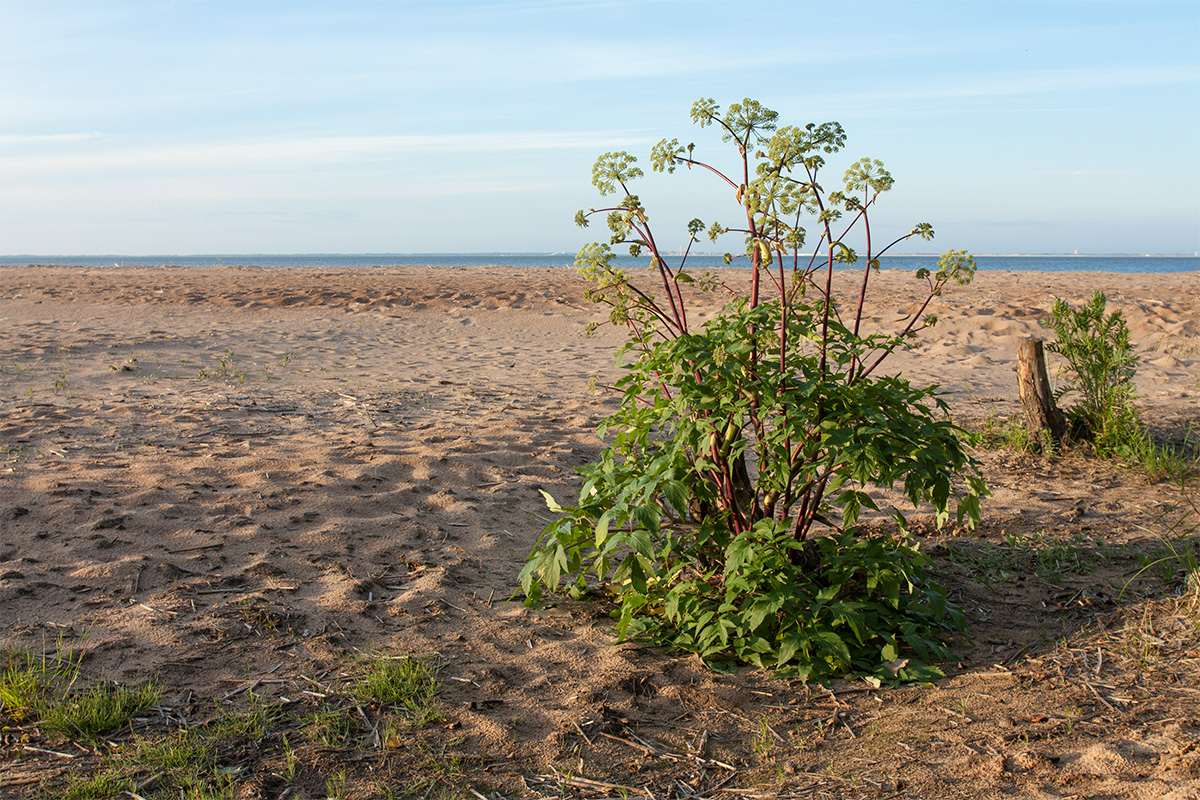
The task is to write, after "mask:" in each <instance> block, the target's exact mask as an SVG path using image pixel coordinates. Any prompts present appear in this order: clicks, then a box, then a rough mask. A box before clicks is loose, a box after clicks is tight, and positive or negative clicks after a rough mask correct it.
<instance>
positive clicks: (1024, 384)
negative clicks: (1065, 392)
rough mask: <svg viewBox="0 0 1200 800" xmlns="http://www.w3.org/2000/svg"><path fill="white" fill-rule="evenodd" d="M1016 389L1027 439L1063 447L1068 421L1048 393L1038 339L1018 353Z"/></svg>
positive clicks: (1030, 342) (1043, 361) (1051, 395)
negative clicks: (1027, 434) (1023, 417)
mask: <svg viewBox="0 0 1200 800" xmlns="http://www.w3.org/2000/svg"><path fill="white" fill-rule="evenodd" d="M1017 386H1018V388H1019V390H1020V396H1021V406H1022V408H1024V410H1025V428H1026V429H1027V430H1028V431H1029V435H1030V438H1031V439H1032V440H1033V441H1034V442H1036V443H1038V444H1039V445H1041V444H1042V443H1044V442H1047V441H1049V442H1052V443H1053V444H1054V445H1055V446H1057V445H1060V444H1062V440H1063V438H1064V437H1065V436H1066V435H1067V421H1066V418H1064V417H1063V413H1062V411H1060V410H1059V409H1058V406H1057V405H1055V403H1054V395H1053V394H1052V393H1051V391H1050V378H1049V377H1047V375H1046V355H1045V353H1044V352H1043V350H1042V340H1041V339H1033V338H1030V339H1026V340H1025V341H1024V342H1022V343H1021V347H1020V348H1019V349H1018V350H1017Z"/></svg>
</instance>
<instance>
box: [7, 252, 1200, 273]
mask: <svg viewBox="0 0 1200 800" xmlns="http://www.w3.org/2000/svg"><path fill="white" fill-rule="evenodd" d="M937 259H938V257H937V256H887V257H885V258H884V259H883V267H884V269H904V270H914V269H919V268H921V267H928V268H930V269H934V268H936V265H937ZM668 260H669V261H670V262H671V263H672V265H673V266H674V265H675V264H676V263H677V261H678V260H677V259H668ZM574 261H575V255H574V254H573V253H552V254H541V253H463V254H459V255H447V254H436V255H426V254H419V253H418V254H396V253H381V254H380V253H373V254H367V255H324V254H321V255H213V256H208V255H201V256H120V255H111V256H2V257H0V265H4V266H23V265H26V264H55V265H71V266H82V267H111V266H117V265H119V266H150V267H153V266H164V265H172V266H181V267H211V266H217V265H221V264H224V265H240V266H248V267H298V266H311V267H378V266H389V265H393V264H396V265H412V266H434V267H487V266H509V267H569V266H572V265H573V263H574ZM649 263H650V261H649V259H648V258H639V259H634V258H630V257H629V256H619V257H618V258H617V265H618V266H620V267H624V268H633V267H639V266H641V267H645V266H648V265H649ZM739 263H741V264H744V263H745V261H744V260H743V261H740V262H738V261H735V262H734V265H735V266H737V265H738V264H739ZM975 263H976V265H978V267H979V269H981V270H1008V271H1017V272H1082V271H1091V270H1096V271H1101V272H1198V271H1200V257H1197V256H975ZM688 266H689V267H691V268H693V269H705V268H711V267H720V266H723V264H722V261H721V257H720V256H691V257H690V258H688Z"/></svg>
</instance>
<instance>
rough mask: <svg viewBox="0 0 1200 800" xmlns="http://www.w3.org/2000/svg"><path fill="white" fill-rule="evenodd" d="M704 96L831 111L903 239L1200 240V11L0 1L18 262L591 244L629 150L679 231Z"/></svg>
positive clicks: (1029, 1)
mask: <svg viewBox="0 0 1200 800" xmlns="http://www.w3.org/2000/svg"><path fill="white" fill-rule="evenodd" d="M706 97H711V98H713V99H715V100H716V101H717V102H718V103H720V104H721V105H722V106H725V105H727V104H729V103H731V102H736V101H740V100H741V99H742V98H745V97H750V98H753V99H756V100H758V101H760V102H761V103H763V104H764V105H766V106H767V107H769V108H771V109H774V110H775V111H778V112H779V115H780V123H781V124H795V125H803V124H806V123H808V122H817V123H821V122H825V121H830V120H836V121H838V122H840V123H841V124H842V125H843V126H844V127H845V129H846V132H847V135H848V139H847V145H846V148H845V150H844V151H843V152H842V153H838V154H836V155H833V156H830V157H829V164H828V166H827V168H826V172H825V173H824V179H825V187H826V189H827V190H829V189H831V188H836V184H837V183H838V182H839V181H840V176H841V174H842V172H843V171H844V169H845V168H846V166H848V165H849V164H850V163H851V162H852V161H854V160H856V159H858V158H860V157H863V156H869V157H871V158H877V159H880V160H881V161H883V163H884V164H885V165H886V167H887V169H888V171H889V172H890V173H891V174H892V176H893V177H894V178H895V180H896V184H895V187H894V188H893V190H892V191H891V192H890V193H889V194H888V195H887V196H885V197H884V198H883V199H882V200H881V201H880V206H879V208H878V210H877V212H876V216H875V218H874V220H873V226H874V228H875V229H876V230H892V231H895V232H896V233H897V235H900V234H902V233H904V232H907V231H908V230H910V229H911V227H912V226H913V225H914V224H915V223H918V222H929V223H931V224H932V225H933V226H934V228H935V229H936V231H937V233H938V235H937V239H936V240H935V242H933V243H925V242H918V243H916V244H914V245H912V246H911V247H908V248H907V249H901V250H898V251H897V252H931V251H936V252H941V251H944V250H946V249H948V248H951V247H953V248H962V249H968V250H970V251H972V252H974V253H979V254H985V253H1073V252H1079V253H1081V254H1090V253H1138V254H1141V253H1152V254H1188V255H1191V254H1193V253H1194V252H1196V251H1197V250H1200V0H1181V1H1179V2H1168V1H1166V0H1133V1H1132V2H1122V1H1120V0H1111V1H1109V0H1073V1H1071V2H1058V1H1056V0H1005V1H1004V2H992V1H991V0H946V1H944V2H943V1H941V0H928V1H925V2H922V1H920V0H917V1H913V2H909V1H906V0H876V1H874V2H868V1H861V2H860V1H858V0H842V1H841V2H828V1H827V0H822V1H821V2H815V1H813V0H785V1H783V2H774V1H773V0H762V1H761V2H737V3H735V2H728V0H721V1H720V2H709V1H708V0H636V1H635V0H512V1H507V0H481V1H480V2H474V1H468V0H433V1H432V2H424V1H422V0H394V1H393V2H385V1H384V0H377V1H370V0H337V2H333V1H332V0H322V2H303V1H300V0H287V1H284V0H277V1H273V2H269V1H261V0H259V1H256V0H235V1H234V2H224V1H223V0H206V1H199V2H185V1H182V0H179V1H176V0H150V1H148V2H146V1H141V2H125V1H124V0H105V2H95V0H83V1H82V2H71V1H70V0H39V1H38V2H34V1H33V0H0V255H18V254H19V255H26V254H28V255H101V254H121V255H154V254H178V255H188V254H220V253H231V254H232V253H242V254H250V253H485V252H560V251H565V252H574V251H576V250H578V249H579V247H580V245H581V244H583V243H584V242H587V241H591V240H593V239H596V238H604V235H605V234H604V226H603V223H602V222H601V223H600V224H599V225H598V226H593V227H592V228H591V229H589V230H580V229H579V228H577V227H576V226H575V225H574V223H573V218H574V215H575V212H576V210H578V209H581V208H583V209H586V208H590V207H596V206H600V205H602V204H603V200H602V198H600V197H599V195H598V194H597V193H596V191H595V189H594V188H593V187H592V186H591V183H590V176H591V165H592V163H593V162H594V161H595V159H596V157H597V156H598V155H600V154H601V153H604V152H608V151H615V150H627V151H629V152H631V153H633V154H634V155H636V156H638V158H639V161H640V162H641V165H642V166H643V168H644V169H645V171H646V173H647V177H646V178H645V179H643V180H642V181H640V182H638V183H637V184H635V191H636V192H637V193H638V194H639V196H640V197H641V199H642V201H643V202H644V203H645V205H646V207H647V209H648V211H649V213H650V219H651V223H652V225H653V226H654V229H655V235H656V237H657V239H658V241H659V242H660V244H664V245H665V246H666V247H671V248H675V247H680V246H682V245H683V244H684V243H685V242H686V230H685V224H686V221H687V220H689V219H692V218H693V217H699V218H700V219H702V220H704V221H705V222H706V223H707V222H712V221H713V220H717V221H720V222H722V223H725V224H732V223H736V222H737V220H738V211H739V210H738V207H737V205H736V200H735V199H734V197H733V196H732V194H731V192H729V191H728V190H727V189H725V188H724V187H723V185H722V184H720V183H719V182H718V181H716V180H714V179H712V178H710V177H707V176H704V175H701V174H700V173H699V172H697V171H691V172H687V171H679V172H676V173H675V174H674V175H670V176H666V175H659V174H654V173H652V172H651V170H650V168H649V153H650V148H651V147H652V146H653V145H654V143H655V142H657V141H659V140H660V139H663V138H667V139H670V138H678V139H679V140H680V141H681V142H684V143H688V142H694V143H695V144H696V151H695V152H696V156H697V158H702V159H704V160H709V161H711V162H712V163H714V164H716V165H718V166H720V167H722V168H730V167H732V166H734V164H735V161H736V156H737V154H736V152H735V151H732V150H731V149H730V146H729V145H727V144H723V143H722V142H721V140H720V136H719V135H718V134H717V133H714V131H713V129H712V128H706V129H700V128H698V127H696V126H694V125H693V124H692V123H691V121H690V117H689V112H690V109H691V106H692V103H693V102H695V101H696V100H698V99H700V98H706ZM705 247H707V248H708V249H711V250H715V251H722V250H723V249H728V246H727V245H726V244H724V243H723V244H720V245H708V244H707V242H705Z"/></svg>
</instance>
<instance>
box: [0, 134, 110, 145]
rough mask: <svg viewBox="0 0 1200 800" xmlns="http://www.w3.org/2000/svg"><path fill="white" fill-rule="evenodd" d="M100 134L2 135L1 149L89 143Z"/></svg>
mask: <svg viewBox="0 0 1200 800" xmlns="http://www.w3.org/2000/svg"><path fill="white" fill-rule="evenodd" d="M101 135H102V134H100V133H31V134H23V133H9V134H0V147H19V146H22V145H31V144H32V145H41V144H70V143H72V142H87V141H91V140H93V139H99V138H100V137H101Z"/></svg>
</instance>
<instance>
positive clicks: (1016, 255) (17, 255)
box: [0, 250, 1200, 259]
mask: <svg viewBox="0 0 1200 800" xmlns="http://www.w3.org/2000/svg"><path fill="white" fill-rule="evenodd" d="M617 255H618V256H620V257H627V256H625V254H623V253H618V254H617ZM663 255H665V256H682V255H683V253H680V252H670V253H664V254H663ZM689 255H691V256H703V257H709V258H720V257H722V256H724V255H725V253H716V252H707V251H706V252H692V253H689ZM800 255H802V256H812V255H815V254H814V253H801V254H800ZM942 255H944V254H943V253H892V254H888V255H884V256H881V258H928V257H940V256H942ZM331 256H340V257H346V256H353V257H359V258H374V257H386V256H400V257H403V258H416V257H423V256H436V257H438V258H450V257H454V256H469V257H473V258H478V257H481V256H539V257H543V258H545V257H551V256H569V257H572V258H573V257H574V254H572V253H570V252H567V251H550V252H547V251H544V250H520V251H518V250H488V251H477V252H471V251H456V252H411V253H402V252H373V253H350V252H345V253H334V252H314V253H146V254H142V255H138V254H134V253H14V254H12V255H7V254H0V259H18V258H59V259H61V258H218V259H220V258H238V257H249V258H306V257H321V258H328V257H331ZM971 256H972V257H974V258H1045V257H1047V256H1052V257H1054V258H1114V257H1119V258H1197V257H1200V251H1197V252H1192V253H971ZM642 257H643V256H638V258H642ZM645 257H646V258H649V256H648V255H646V256H645Z"/></svg>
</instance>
